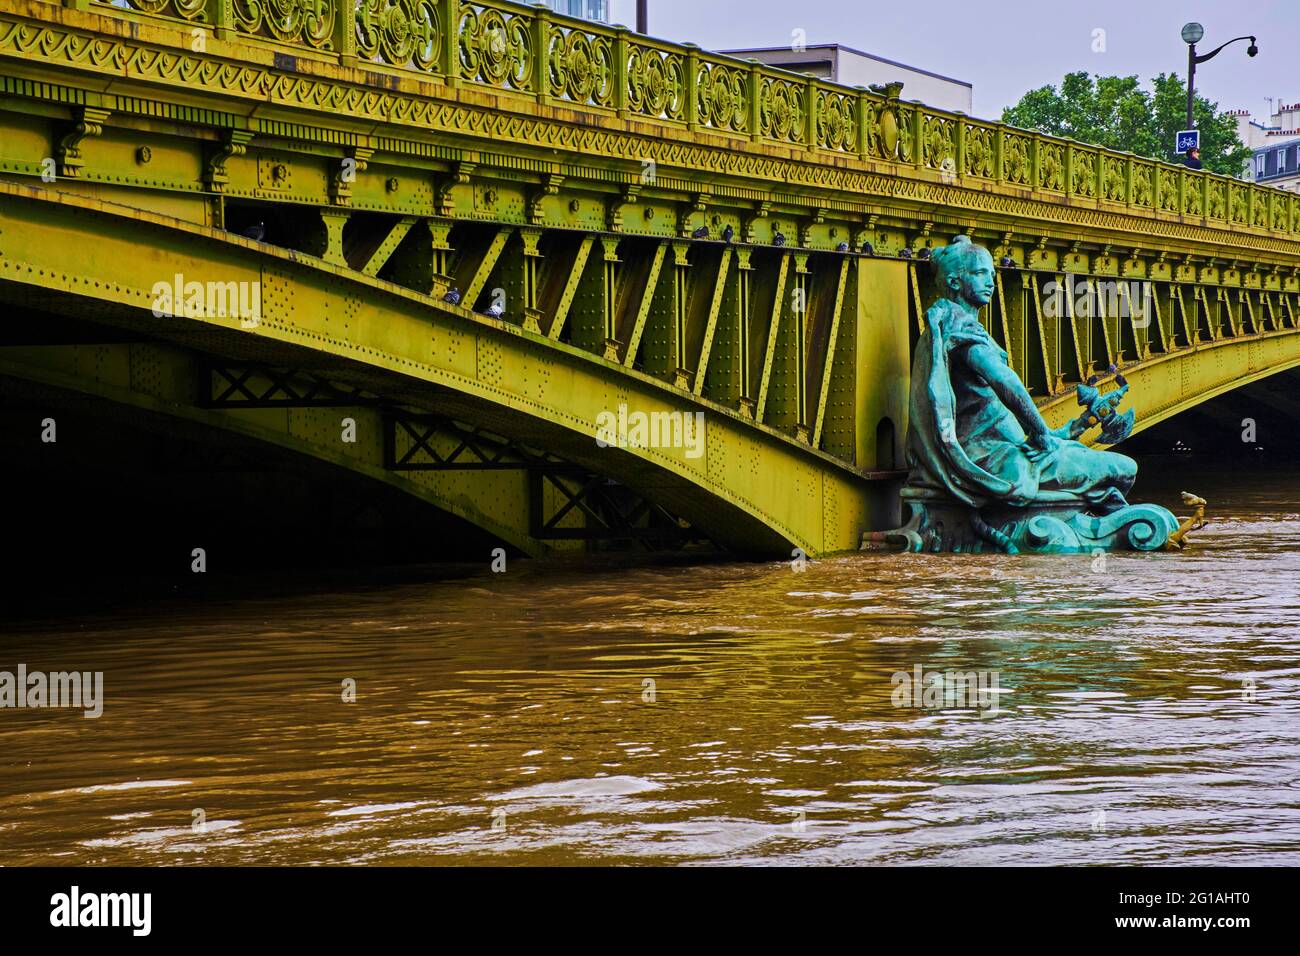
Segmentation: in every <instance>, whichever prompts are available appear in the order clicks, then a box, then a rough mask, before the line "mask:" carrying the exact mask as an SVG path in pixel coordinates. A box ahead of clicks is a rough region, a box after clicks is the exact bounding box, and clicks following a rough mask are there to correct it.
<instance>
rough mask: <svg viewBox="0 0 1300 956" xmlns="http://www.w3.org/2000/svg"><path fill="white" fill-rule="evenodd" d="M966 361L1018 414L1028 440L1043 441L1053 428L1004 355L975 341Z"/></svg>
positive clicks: (1041, 442)
mask: <svg viewBox="0 0 1300 956" xmlns="http://www.w3.org/2000/svg"><path fill="white" fill-rule="evenodd" d="M966 363H967V364H968V365H969V366H970V369H971V371H972V372H974V373H975V374H976V375H978V376H979V377H980V378H982V379H984V381H985V382H987V383H988V386H989V388H991V389H993V392H994V394H995V395H997V397H998V398H999V399H1001V400H1002V404H1003V405H1005V406H1006V407H1007V408H1008V409H1010V411H1011V414H1013V415H1015V416H1016V420H1017V421H1019V422H1020V426H1021V427H1022V428H1023V429H1024V430H1025V434H1026V435H1028V436H1029V439H1030V440H1031V441H1033V442H1034V443H1035V444H1038V445H1041V444H1043V442H1045V441H1046V439H1047V437H1048V436H1050V435H1051V434H1052V431H1051V429H1050V428H1048V427H1047V422H1045V421H1044V420H1043V416H1042V415H1041V414H1039V411H1038V406H1037V405H1035V404H1034V400H1033V398H1031V397H1030V395H1029V390H1028V389H1026V388H1025V383H1024V382H1022V381H1020V376H1019V375H1017V374H1016V373H1015V372H1014V371H1012V369H1011V366H1010V365H1008V364H1007V363H1006V362H1004V361H1003V360H1002V356H1000V355H998V353H997V352H995V351H994V350H993V349H991V348H989V347H988V346H987V345H979V344H975V345H972V346H971V347H970V348H968V349H966Z"/></svg>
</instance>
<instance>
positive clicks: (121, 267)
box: [0, 183, 901, 556]
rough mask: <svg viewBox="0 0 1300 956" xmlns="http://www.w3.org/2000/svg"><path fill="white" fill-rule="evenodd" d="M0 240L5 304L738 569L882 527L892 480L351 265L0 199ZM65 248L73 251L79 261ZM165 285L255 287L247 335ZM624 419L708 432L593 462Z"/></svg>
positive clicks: (167, 224)
mask: <svg viewBox="0 0 1300 956" xmlns="http://www.w3.org/2000/svg"><path fill="white" fill-rule="evenodd" d="M0 229H2V230H3V233H2V234H3V237H4V241H3V242H4V244H3V247H0V252H2V253H3V255H0V297H3V298H4V299H5V300H7V301H9V302H14V303H19V304H22V305H24V306H25V307H27V308H28V309H32V310H35V311H49V312H54V313H60V314H70V315H76V316H81V317H84V318H88V319H91V320H93V321H95V322H99V323H103V324H105V325H111V326H116V327H119V328H122V329H129V330H132V331H134V332H137V333H142V334H144V335H147V336H149V337H152V338H156V339H158V340H161V341H164V342H171V343H173V344H175V345H178V346H181V347H184V348H187V349H191V350H194V351H197V352H201V353H204V354H207V355H211V356H213V357H214V358H215V359H217V360H219V361H230V360H235V361H253V362H258V363H261V364H264V365H267V366H274V367H288V368H296V369H304V370H306V371H308V372H311V373H313V374H316V375H319V376H320V377H322V378H325V379H328V380H329V381H330V382H335V383H342V384H343V385H345V386H346V387H348V388H352V389H361V390H364V391H365V392H366V393H368V394H373V395H383V396H385V398H386V399H387V400H389V401H390V402H394V403H397V404H400V405H402V406H403V407H409V408H412V409H421V408H426V409H437V410H438V411H439V412H440V413H441V414H445V415H447V416H449V417H452V418H454V419H456V420H458V421H462V422H467V423H470V424H472V425H474V426H477V427H482V428H486V429H489V430H491V431H492V432H494V433H496V434H499V435H505V436H514V437H518V436H526V438H527V440H528V443H529V444H530V445H532V446H534V447H541V448H545V449H546V450H547V451H548V452H550V453H552V454H555V455H557V456H559V457H561V458H563V459H564V460H566V461H569V462H572V463H574V464H577V465H580V466H581V467H583V468H584V469H586V470H587V471H588V472H590V473H591V474H596V475H602V476H605V477H606V478H610V479H613V480H615V481H617V482H618V483H619V484H621V485H623V486H626V487H629V488H632V489H634V490H635V491H636V492H638V493H639V494H641V495H642V496H644V497H645V498H646V499H648V500H650V501H652V502H654V503H655V504H656V505H657V506H659V507H660V508H663V509H665V510H666V511H667V512H668V513H670V514H672V515H675V516H680V517H681V518H683V519H685V520H686V521H687V522H689V523H690V524H691V525H692V526H693V527H695V528H698V529H700V530H701V531H702V532H703V533H704V534H706V535H707V536H708V537H709V538H710V539H712V540H713V541H715V542H718V543H719V544H721V545H723V546H724V547H729V548H732V549H734V550H736V551H738V552H744V553H756V554H769V555H774V554H775V555H786V556H788V555H789V554H790V551H791V549H792V548H794V547H798V548H800V549H802V550H803V551H804V552H805V553H807V554H810V555H815V554H823V553H827V552H833V551H839V550H846V549H849V548H852V547H854V546H855V545H856V543H857V540H858V537H859V535H860V533H861V531H862V529H863V528H868V527H873V526H875V525H879V524H883V523H887V522H888V521H889V520H892V515H893V513H894V509H895V505H894V504H893V500H892V498H893V496H892V494H891V493H890V492H891V484H890V479H893V477H894V476H893V475H884V476H881V477H880V478H879V479H877V480H872V479H871V478H870V477H868V476H867V475H864V474H863V473H862V472H860V471H858V470H857V469H855V468H853V467H851V466H849V465H846V464H845V463H843V462H841V461H838V460H836V459H835V458H833V457H832V456H831V455H829V454H827V453H824V452H821V451H818V450H815V449H813V448H811V447H809V446H808V445H807V444H804V443H802V442H800V441H798V440H796V438H795V437H793V436H791V435H788V434H783V433H781V432H779V431H777V430H776V429H775V428H773V427H771V426H768V425H763V424H759V423H756V422H755V421H753V420H752V419H751V418H747V417H746V416H745V415H744V414H743V413H742V412H740V411H737V410H734V409H730V408H725V407H722V406H720V405H718V404H717V403H715V402H711V401H709V400H707V399H704V398H702V397H701V396H699V395H697V394H696V393H695V392H693V391H691V390H689V389H683V388H677V387H674V386H673V384H672V383H669V382H665V381H663V380H660V379H658V378H655V377H653V376H651V375H649V374H646V373H643V372H640V371H638V370H636V369H632V368H628V367H627V366H626V365H625V364H623V363H622V362H619V361H614V360H610V359H606V358H603V357H602V356H599V355H592V354H589V353H586V352H584V351H582V350H581V349H579V348H577V347H575V346H573V345H570V344H568V343H565V342H562V341H557V340H555V339H552V338H550V337H549V336H548V335H546V334H544V333H541V332H531V331H529V330H528V329H526V328H523V327H520V326H517V325H515V324H513V323H511V322H509V321H506V320H504V319H494V318H491V317H487V316H482V315H477V314H475V313H473V312H471V311H470V310H468V309H466V308H464V307H459V306H455V305H451V304H449V303H444V302H442V301H440V300H439V299H435V298H432V297H430V296H427V295H422V294H419V293H416V292H413V291H411V290H409V289H405V288H402V287H399V286H397V285H394V284H393V283H391V282H387V281H384V280H382V279H378V278H375V277H371V276H368V275H366V274H364V272H361V271H359V270H352V269H350V268H348V267H347V266H342V265H337V264H333V263H329V262H327V261H324V260H322V259H319V258H314V257H308V256H303V255H301V254H298V253H294V252H292V251H286V250H281V249H275V248H271V247H268V246H266V245H265V244H262V243H256V242H253V241H250V240H248V239H244V238H241V237H237V236H232V235H230V234H229V233H226V232H224V231H221V230H215V229H210V228H205V227H200V226H194V225H191V224H188V223H184V222H181V221H179V220H174V219H170V218H168V217H165V216H160V215H157V214H153V213H148V212H145V211H142V210H135V209H126V208H123V207H116V206H112V205H110V204H105V203H101V202H98V201H95V200H93V199H86V198H83V197H79V196H74V195H70V194H67V193H62V192H58V191H55V190H48V189H42V188H39V187H26V186H15V185H11V184H3V183H0ZM69 249H77V250H78V254H77V256H76V257H75V258H70V257H69V256H68V255H67V250H69ZM899 274H900V275H901V272H900V273H899ZM174 276H183V277H184V281H185V282H191V281H192V282H197V283H199V284H200V285H204V286H205V285H206V284H208V283H216V284H226V285H229V284H231V283H233V284H234V285H236V286H241V284H248V285H256V286H257V287H258V288H259V289H260V290H261V291H260V299H261V306H260V315H259V316H257V319H256V321H255V322H245V321H241V319H240V317H239V316H236V315H222V314H186V315H179V316H176V315H162V316H158V315H154V314H153V313H154V311H157V310H156V308H155V307H156V306H157V305H158V299H157V294H156V288H155V287H156V286H157V284H158V283H159V282H164V283H170V282H171V281H172V278H173V277H174ZM181 311H183V312H184V311H187V310H184V309H182V310H181ZM200 311H201V310H200ZM860 347H861V346H860ZM844 365H845V367H847V366H848V363H847V362H846V363H844ZM850 384H852V383H850ZM807 387H809V388H811V387H813V385H812V383H809V385H808V386H807ZM621 406H627V407H628V408H631V409H635V410H636V411H638V412H641V413H644V414H646V415H647V416H648V417H653V416H665V417H668V418H670V417H672V416H674V415H675V416H678V417H681V416H687V415H696V414H700V415H703V416H704V419H703V420H704V422H705V428H704V433H703V434H704V438H703V445H702V448H700V449H698V451H699V454H698V456H697V455H695V454H693V453H692V452H693V451H694V450H695V449H692V448H690V447H662V446H660V447H655V446H654V445H653V444H651V445H650V446H648V447H639V446H637V445H636V444H635V443H632V444H629V445H627V446H625V447H620V446H618V445H616V446H615V447H604V448H602V447H600V446H599V445H598V444H597V442H596V441H595V439H594V434H595V430H596V423H597V422H598V420H599V416H600V415H601V414H602V413H609V412H612V411H614V410H617V409H618V408H620V407H621ZM251 412H252V410H251V409H250V410H249V412H248V413H251ZM900 418H901V416H900ZM849 441H850V443H851V442H852V439H851V438H850V439H849Z"/></svg>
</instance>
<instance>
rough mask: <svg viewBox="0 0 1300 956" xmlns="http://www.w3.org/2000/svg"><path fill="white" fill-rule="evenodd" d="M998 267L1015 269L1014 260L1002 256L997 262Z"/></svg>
mask: <svg viewBox="0 0 1300 956" xmlns="http://www.w3.org/2000/svg"><path fill="white" fill-rule="evenodd" d="M998 265H1000V266H1001V267H1002V268H1003V269H1014V268H1015V267H1016V260H1015V259H1012V258H1011V257H1010V256H1003V257H1002V258H1001V259H999V260H998Z"/></svg>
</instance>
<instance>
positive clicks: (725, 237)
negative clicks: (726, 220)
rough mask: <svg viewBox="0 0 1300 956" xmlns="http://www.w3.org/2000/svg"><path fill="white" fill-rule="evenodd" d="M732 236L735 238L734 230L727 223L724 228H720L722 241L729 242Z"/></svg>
mask: <svg viewBox="0 0 1300 956" xmlns="http://www.w3.org/2000/svg"><path fill="white" fill-rule="evenodd" d="M734 238H736V230H734V229H732V228H731V226H730V225H728V226H727V228H726V229H724V230H722V241H723V242H730V241H731V240H732V239H734Z"/></svg>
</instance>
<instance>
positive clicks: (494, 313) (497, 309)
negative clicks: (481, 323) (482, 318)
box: [483, 302, 505, 319]
mask: <svg viewBox="0 0 1300 956" xmlns="http://www.w3.org/2000/svg"><path fill="white" fill-rule="evenodd" d="M504 312H505V309H503V308H501V306H499V305H497V304H496V303H495V302H493V303H492V304H491V305H489V306H488V307H487V308H486V309H484V310H483V314H484V315H486V316H488V317H489V318H492V319H499V318H501V315H502V313H504Z"/></svg>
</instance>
